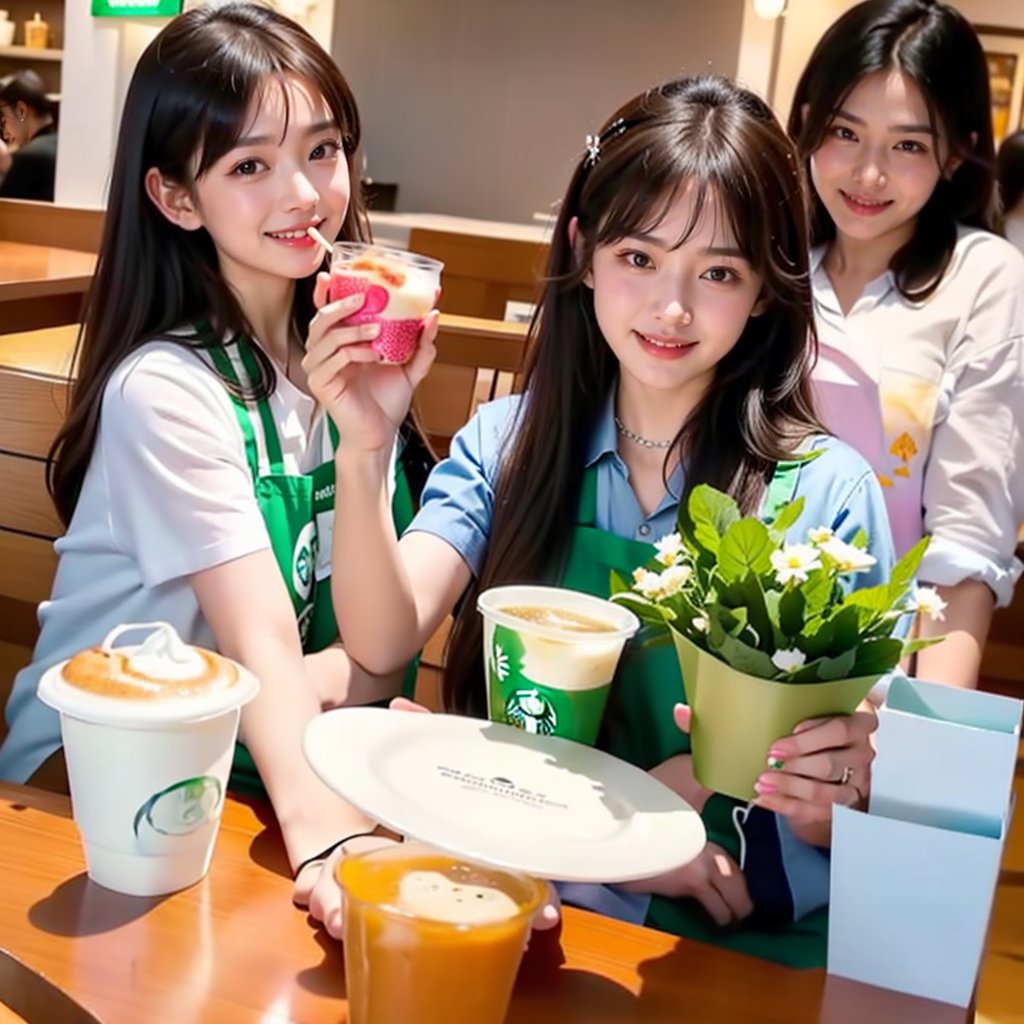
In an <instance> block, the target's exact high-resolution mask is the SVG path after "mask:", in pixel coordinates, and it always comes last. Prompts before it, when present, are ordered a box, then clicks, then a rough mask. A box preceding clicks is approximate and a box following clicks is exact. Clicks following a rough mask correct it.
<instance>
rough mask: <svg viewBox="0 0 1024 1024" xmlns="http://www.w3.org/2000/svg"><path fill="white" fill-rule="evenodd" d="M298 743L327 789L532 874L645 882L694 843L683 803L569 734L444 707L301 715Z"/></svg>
mask: <svg viewBox="0 0 1024 1024" xmlns="http://www.w3.org/2000/svg"><path fill="white" fill-rule="evenodd" d="M304 747H305V752H306V757H307V758H308V759H309V762H310V764H311V765H312V766H313V769H314V770H315V771H316V773H317V774H318V775H319V776H320V778H322V779H323V780H324V782H325V783H326V784H327V785H328V786H330V787H331V789H333V790H334V791H335V792H336V793H339V794H340V795H341V796H343V797H345V799H347V800H349V801H351V802H352V803H353V804H355V805H356V806H357V807H359V808H360V809H361V810H362V811H364V812H365V813H366V814H368V815H370V816H371V817H372V818H374V819H375V820H377V821H380V822H382V823H383V824H385V825H387V826H388V827H389V828H392V829H394V830H395V831H397V832H400V833H402V834H403V835H405V836H406V837H408V838H410V839H419V840H421V841H423V842H426V843H429V844H431V845H432V846H436V847H438V848H439V849H443V850H446V851H449V852H451V853H453V854H457V855H460V856H463V857H469V858H474V859H477V860H482V861H486V862H488V863H490V864H495V865H498V866H501V867H509V868H517V869H519V870H521V871H526V872H528V873H530V874H533V875H538V876H541V877H544V878H552V879H558V880H564V881H574V882H624V881H629V880H632V879H636V878H648V877H650V876H652V875H658V874H661V873H662V872H664V871H668V870H670V869H672V868H675V867H679V866H680V865H683V864H687V863H689V861H691V860H692V859H693V858H694V857H696V856H697V854H698V853H700V851H701V850H702V849H703V848H704V842H705V832H704V825H703V823H702V822H701V820H700V817H699V815H698V814H697V812H696V811H694V810H693V808H692V807H690V805H689V804H688V803H686V801H685V800H683V799H682V798H681V797H678V796H676V794H675V793H673V792H672V791H671V790H670V789H668V788H667V787H665V786H663V785H662V784H661V783H660V782H658V781H656V780H655V779H654V778H652V777H651V776H650V775H648V774H647V772H644V771H641V770H640V769H639V768H637V767H635V766H634V765H631V764H627V763H626V762H625V761H621V760H619V759H618V758H615V757H612V756H611V755H610V754H606V753H603V752H602V751H599V750H595V749H594V748H593V747H587V746H584V745H582V744H580V743H573V742H572V741H570V740H563V739H558V738H556V737H553V736H535V735H531V734H529V733H526V732H523V731H521V730H519V729H515V728H513V727H512V726H508V725H499V724H497V723H494V722H485V721H481V720H479V719H476V718H464V717H462V716H456V715H426V714H416V713H413V712H401V711H388V710H385V709H382V708H340V709H338V710H336V711H329V712H327V713H325V714H322V715H319V716H318V717H317V718H314V719H313V720H312V721H311V722H310V723H309V726H308V727H307V729H306V734H305V740H304Z"/></svg>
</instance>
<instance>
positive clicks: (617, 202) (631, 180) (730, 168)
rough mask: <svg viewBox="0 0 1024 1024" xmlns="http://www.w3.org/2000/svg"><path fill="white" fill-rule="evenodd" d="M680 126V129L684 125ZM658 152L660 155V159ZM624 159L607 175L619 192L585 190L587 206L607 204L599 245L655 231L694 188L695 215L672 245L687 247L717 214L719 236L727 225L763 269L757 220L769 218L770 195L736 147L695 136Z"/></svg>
mask: <svg viewBox="0 0 1024 1024" xmlns="http://www.w3.org/2000/svg"><path fill="white" fill-rule="evenodd" d="M675 130H676V132H677V133H678V126H677V127H676V129H675ZM680 142H681V143H682V144H680ZM701 148H705V152H701V151H700V149H701ZM654 154H660V155H661V157H660V159H659V158H658V157H657V156H655V155H654ZM617 156H618V154H617ZM621 161H622V163H623V167H622V168H621V170H620V171H618V172H616V171H613V170H612V169H611V168H609V172H610V173H609V174H608V176H607V178H606V179H605V180H606V181H607V182H609V183H610V182H614V184H615V188H614V191H611V190H609V192H608V195H607V196H599V195H596V194H595V195H594V196H593V197H588V196H587V195H586V192H585V193H584V197H583V199H584V204H586V205H589V203H588V200H590V199H592V200H593V202H594V205H596V206H597V207H598V208H602V207H603V215H602V216H601V217H600V219H599V220H598V221H597V225H596V230H595V231H594V244H595V245H613V244H615V243H616V242H619V241H621V240H622V239H623V238H628V237H630V236H634V235H642V234H646V233H649V232H653V231H654V230H656V229H657V228H658V226H659V225H660V224H661V223H662V222H663V221H664V220H665V217H666V216H667V215H668V212H669V210H670V209H671V207H672V205H673V204H674V203H675V201H676V200H677V199H678V198H679V197H680V196H681V195H683V194H684V193H686V192H687V190H688V189H692V190H693V201H692V203H691V204H690V206H691V212H690V217H689V219H688V221H687V223H686V224H685V225H684V227H683V230H682V232H681V234H680V235H679V237H678V238H676V239H675V240H673V242H672V244H671V245H670V248H671V249H678V248H680V247H681V246H682V245H684V244H685V243H686V242H687V241H688V240H689V239H690V238H691V237H692V236H693V234H694V233H695V232H696V231H697V230H698V229H699V228H700V226H701V225H702V224H703V223H704V222H705V218H707V217H711V218H712V224H711V227H712V229H713V232H714V233H715V235H717V233H718V231H719V230H720V229H721V228H724V229H727V230H728V232H729V233H730V234H731V236H732V237H731V239H729V241H730V242H731V243H732V244H734V245H735V246H736V247H737V248H738V249H739V250H740V251H741V252H742V253H743V255H744V256H745V257H746V259H747V261H748V262H749V263H750V264H751V266H752V267H754V269H756V270H758V271H761V270H762V269H763V268H762V267H760V266H759V263H761V262H762V260H761V259H760V258H759V257H758V250H759V246H757V245H756V244H755V242H754V236H755V235H756V234H757V233H758V232H757V228H756V225H757V222H759V221H761V220H763V219H764V215H765V214H764V207H763V204H764V203H765V202H767V201H768V197H767V196H766V195H764V194H763V191H764V190H763V188H761V187H759V185H758V182H757V181H756V178H755V176H754V175H753V174H751V173H750V172H749V171H748V170H747V169H746V167H745V166H744V164H743V162H742V161H741V160H740V159H739V154H738V153H737V152H736V151H735V150H734V149H733V148H732V147H729V146H719V145H717V144H716V145H715V146H714V147H712V146H708V147H699V146H695V145H694V144H693V143H692V142H691V141H690V140H679V142H677V143H676V144H675V145H671V146H649V147H647V150H646V152H644V153H643V154H642V156H641V158H640V159H634V158H633V155H631V154H626V153H622V154H621ZM627 161H628V162H627ZM581 221H582V218H581Z"/></svg>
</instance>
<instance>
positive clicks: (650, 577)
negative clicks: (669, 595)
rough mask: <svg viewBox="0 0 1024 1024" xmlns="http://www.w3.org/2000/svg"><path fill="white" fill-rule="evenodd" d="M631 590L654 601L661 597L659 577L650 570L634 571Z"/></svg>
mask: <svg viewBox="0 0 1024 1024" xmlns="http://www.w3.org/2000/svg"><path fill="white" fill-rule="evenodd" d="M633 589H634V590H637V591H639V592H640V593H641V594H643V595H644V597H646V598H648V599H649V600H651V601H656V600H657V599H658V598H659V597H660V596H661V575H660V574H659V573H656V572H651V571H650V569H636V570H634V572H633Z"/></svg>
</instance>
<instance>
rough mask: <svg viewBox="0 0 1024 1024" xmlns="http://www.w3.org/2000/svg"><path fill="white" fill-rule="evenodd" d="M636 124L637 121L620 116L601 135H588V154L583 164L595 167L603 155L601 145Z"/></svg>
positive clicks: (587, 166)
mask: <svg viewBox="0 0 1024 1024" xmlns="http://www.w3.org/2000/svg"><path fill="white" fill-rule="evenodd" d="M634 124H636V122H635V121H627V120H626V119H625V118H624V117H620V118H618V120H616V121H613V122H612V123H611V124H610V125H608V127H607V128H605V130H604V131H603V132H601V134H600V135H588V136H587V155H586V157H585V158H584V160H583V166H584V167H586V168H588V169H589V168H591V167H593V166H594V164H596V163H597V161H598V159H599V158H600V156H601V147H602V146H603V145H604V144H605V143H606V142H611V140H612V139H615V138H618V136H620V135H621V134H622V133H623V132H625V131H627V130H628V129H629V128H631V127H632V126H633V125H634Z"/></svg>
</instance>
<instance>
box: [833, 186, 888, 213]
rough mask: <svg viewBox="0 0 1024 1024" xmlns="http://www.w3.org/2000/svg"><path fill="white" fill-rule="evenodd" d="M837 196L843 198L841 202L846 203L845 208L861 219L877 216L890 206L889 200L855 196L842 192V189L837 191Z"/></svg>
mask: <svg viewBox="0 0 1024 1024" xmlns="http://www.w3.org/2000/svg"><path fill="white" fill-rule="evenodd" d="M839 194H840V195H841V196H842V197H843V202H844V203H846V206H847V208H848V209H849V210H851V211H852V212H853V213H856V214H857V215H858V216H861V217H874V216H877V215H878V214H879V213H882V212H884V211H885V210H887V209H888V208H889V207H890V206H892V200H891V199H876V198H875V197H873V196H862V195H855V194H853V193H850V192H844V191H843V190H842V189H840V190H839Z"/></svg>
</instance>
